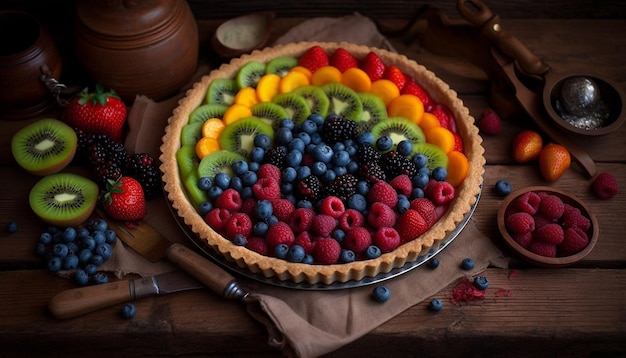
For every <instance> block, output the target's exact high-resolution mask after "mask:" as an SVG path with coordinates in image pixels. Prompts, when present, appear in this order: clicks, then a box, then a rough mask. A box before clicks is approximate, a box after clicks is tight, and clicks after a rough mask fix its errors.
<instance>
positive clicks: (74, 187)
mask: <svg viewBox="0 0 626 358" xmlns="http://www.w3.org/2000/svg"><path fill="white" fill-rule="evenodd" d="M97 200H98V185H97V184H96V183H94V182H93V181H91V180H90V179H87V178H85V177H83V176H80V175H77V174H72V173H56V174H50V175H47V176H45V177H43V178H41V179H40V180H39V181H38V182H37V183H36V184H35V185H34V186H33V188H32V189H31V191H30V194H29V197H28V201H29V204H30V207H31V208H32V210H33V212H34V213H35V214H36V215H37V216H39V217H40V218H41V219H42V220H43V221H45V222H47V223H49V224H53V225H57V226H78V225H80V224H82V223H84V222H85V221H87V219H88V218H89V216H90V215H91V213H92V212H93V210H94V208H95V207H96V202H97Z"/></svg>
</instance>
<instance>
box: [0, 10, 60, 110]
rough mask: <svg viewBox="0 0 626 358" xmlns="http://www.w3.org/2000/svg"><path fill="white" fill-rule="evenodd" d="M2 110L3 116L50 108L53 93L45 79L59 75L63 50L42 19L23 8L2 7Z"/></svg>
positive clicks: (0, 21) (0, 27) (0, 105)
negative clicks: (53, 38)
mask: <svg viewBox="0 0 626 358" xmlns="http://www.w3.org/2000/svg"><path fill="white" fill-rule="evenodd" d="M0 34H2V35H0V36H2V37H3V39H2V44H3V45H2V47H0V113H2V119H5V120H15V119H26V118H29V117H33V116H36V115H38V114H41V113H43V112H45V111H46V110H48V109H49V108H50V107H51V106H52V105H53V104H54V100H53V96H52V95H51V93H50V91H49V90H48V88H47V87H46V85H45V84H44V82H43V81H42V80H41V78H42V75H43V76H49V77H52V78H55V79H58V78H59V77H60V76H61V70H62V63H61V62H62V61H61V56H60V54H59V51H58V49H57V47H56V45H55V43H54V41H53V40H52V38H51V37H50V35H49V34H48V33H47V32H46V31H45V30H44V29H43V27H42V26H41V24H40V23H39V21H38V20H37V19H36V18H35V17H34V16H32V15H30V14H28V13H25V12H21V11H0Z"/></svg>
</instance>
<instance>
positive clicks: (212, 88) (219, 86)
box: [205, 78, 239, 106]
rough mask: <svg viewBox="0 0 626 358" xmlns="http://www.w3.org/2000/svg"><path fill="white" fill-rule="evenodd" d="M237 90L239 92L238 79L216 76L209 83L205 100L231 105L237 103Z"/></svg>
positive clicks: (208, 102) (211, 102) (209, 102)
mask: <svg viewBox="0 0 626 358" xmlns="http://www.w3.org/2000/svg"><path fill="white" fill-rule="evenodd" d="M237 92H239V86H238V85H237V81H235V80H233V79H230V78H216V79H214V80H213V81H211V84H210V85H209V89H208V90H207V92H206V98H205V102H206V103H207V104H223V105H227V106H230V105H231V104H233V103H235V96H236V95H237Z"/></svg>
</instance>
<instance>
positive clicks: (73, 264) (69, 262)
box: [61, 254, 78, 270]
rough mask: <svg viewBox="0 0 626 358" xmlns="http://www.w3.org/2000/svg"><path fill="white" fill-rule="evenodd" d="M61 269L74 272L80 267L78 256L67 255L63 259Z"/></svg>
mask: <svg viewBox="0 0 626 358" xmlns="http://www.w3.org/2000/svg"><path fill="white" fill-rule="evenodd" d="M61 267H62V268H63V270H73V269H75V268H77V267H78V256H76V255H73V254H72V255H67V256H65V257H64V258H63V261H62V262H61Z"/></svg>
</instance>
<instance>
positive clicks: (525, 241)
mask: <svg viewBox="0 0 626 358" xmlns="http://www.w3.org/2000/svg"><path fill="white" fill-rule="evenodd" d="M511 238H512V239H513V241H515V242H517V243H518V244H519V246H521V247H523V248H525V249H528V246H530V243H531V242H532V241H533V233H532V232H527V233H524V234H511Z"/></svg>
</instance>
